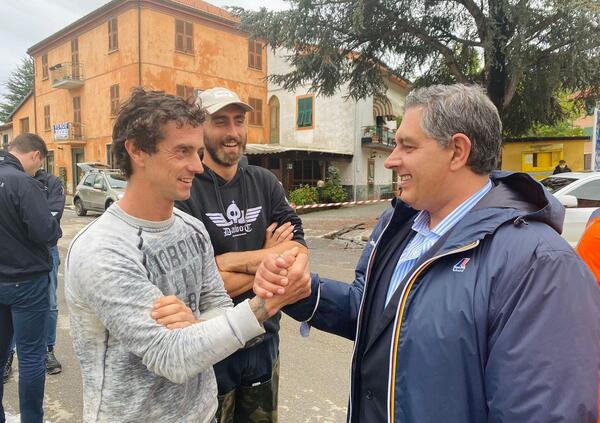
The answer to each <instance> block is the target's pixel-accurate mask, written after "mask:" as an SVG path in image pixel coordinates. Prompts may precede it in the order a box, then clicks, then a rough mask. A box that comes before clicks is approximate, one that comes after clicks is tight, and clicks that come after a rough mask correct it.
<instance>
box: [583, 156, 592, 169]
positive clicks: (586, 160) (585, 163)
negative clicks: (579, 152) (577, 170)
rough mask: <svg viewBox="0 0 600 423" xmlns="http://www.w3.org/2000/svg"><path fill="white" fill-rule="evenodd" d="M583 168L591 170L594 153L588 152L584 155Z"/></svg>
mask: <svg viewBox="0 0 600 423" xmlns="http://www.w3.org/2000/svg"><path fill="white" fill-rule="evenodd" d="M583 169H584V170H591V169H592V155H591V153H587V154H584V155H583Z"/></svg>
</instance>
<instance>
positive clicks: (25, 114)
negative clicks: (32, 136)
mask: <svg viewBox="0 0 600 423" xmlns="http://www.w3.org/2000/svg"><path fill="white" fill-rule="evenodd" d="M25 118H29V132H34V133H35V121H34V102H33V96H30V97H29V98H28V99H27V100H25V102H24V103H23V104H21V107H19V108H18V109H17V111H16V112H15V114H14V115H13V117H12V122H13V139H14V138H15V137H16V136H17V135H19V134H21V133H22V132H23V131H21V120H22V119H25Z"/></svg>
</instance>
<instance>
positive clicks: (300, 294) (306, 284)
mask: <svg viewBox="0 0 600 423" xmlns="http://www.w3.org/2000/svg"><path fill="white" fill-rule="evenodd" d="M310 286H311V285H310V270H309V266H308V254H306V253H305V252H300V250H299V248H298V247H294V248H292V249H291V250H287V251H285V252H284V253H282V254H280V255H277V254H267V255H266V256H265V257H264V258H263V260H262V262H261V264H260V265H259V266H258V269H257V271H256V274H255V278H254V285H253V290H254V293H255V294H256V296H255V297H254V298H252V299H251V300H250V307H251V309H252V311H253V312H254V315H255V316H256V318H257V320H258V321H259V322H260V323H262V322H264V321H265V320H267V319H268V318H269V317H272V316H273V315H275V314H276V313H277V312H278V311H279V310H281V309H282V308H283V307H284V306H286V305H288V304H293V303H295V302H297V301H300V300H301V299H303V298H306V297H308V296H309V295H310ZM151 316H152V318H153V319H154V320H155V321H156V322H157V323H158V324H160V325H163V326H166V327H167V328H168V329H182V328H184V327H187V326H190V325H193V324H195V323H201V321H200V320H197V319H196V317H195V316H194V314H193V313H192V310H191V309H190V308H189V307H188V306H187V305H186V304H185V303H184V302H183V301H181V300H180V299H179V298H177V297H176V296H174V295H170V296H167V297H160V298H158V299H157V300H156V301H155V303H154V306H153V309H152V312H151Z"/></svg>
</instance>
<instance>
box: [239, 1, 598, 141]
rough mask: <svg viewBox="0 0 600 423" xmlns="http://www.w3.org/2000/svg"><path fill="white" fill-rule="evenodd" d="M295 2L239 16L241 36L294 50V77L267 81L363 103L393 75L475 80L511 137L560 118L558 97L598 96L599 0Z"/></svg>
mask: <svg viewBox="0 0 600 423" xmlns="http://www.w3.org/2000/svg"><path fill="white" fill-rule="evenodd" d="M289 1H290V4H291V9H290V10H286V11H268V10H266V9H264V8H263V9H261V10H259V11H245V10H243V9H240V8H237V9H235V8H234V9H233V11H234V13H236V14H238V15H239V16H240V17H241V27H242V29H244V30H246V31H248V32H250V34H251V35H252V36H254V37H260V38H263V39H265V40H267V42H268V43H269V45H270V46H271V47H272V48H274V49H276V48H282V49H283V51H286V52H288V53H289V56H288V60H289V62H290V64H291V71H290V72H288V73H286V74H281V75H272V76H271V77H270V79H271V81H272V82H274V83H277V84H280V85H282V86H283V87H284V88H285V89H288V90H293V89H295V88H296V87H298V86H300V85H304V84H310V85H311V89H312V90H313V91H315V92H317V93H320V94H324V95H332V94H334V93H335V92H336V91H337V90H338V88H339V87H340V85H343V84H348V86H349V94H350V95H351V96H352V97H353V98H364V97H366V96H369V95H372V94H375V93H380V92H382V91H383V90H384V82H383V77H384V76H385V74H386V72H392V73H393V74H395V75H397V76H400V77H403V78H406V79H409V80H414V85H415V86H420V85H428V84H431V83H436V82H438V83H449V82H462V83H478V84H480V85H482V86H484V87H485V88H486V90H487V92H488V95H489V96H490V98H491V99H492V101H493V102H494V104H495V105H496V106H497V107H498V109H499V111H500V113H501V116H502V119H503V122H504V127H505V132H506V134H507V135H520V134H524V133H526V132H527V131H528V130H529V129H530V128H531V127H532V126H534V125H536V124H546V125H553V124H554V123H556V122H558V121H560V120H561V119H562V118H563V117H564V114H563V111H562V109H561V107H560V104H559V102H558V100H557V93H558V92H561V91H571V92H576V91H582V90H586V89H587V90H589V89H590V88H592V89H595V90H596V92H595V93H594V95H595V96H597V95H598V91H600V37H599V36H598V34H599V33H600V6H599V2H598V1H589V0H418V1H417V0H289ZM383 63H385V64H386V65H387V66H381V65H382V64H383ZM387 69H391V71H388V70H387Z"/></svg>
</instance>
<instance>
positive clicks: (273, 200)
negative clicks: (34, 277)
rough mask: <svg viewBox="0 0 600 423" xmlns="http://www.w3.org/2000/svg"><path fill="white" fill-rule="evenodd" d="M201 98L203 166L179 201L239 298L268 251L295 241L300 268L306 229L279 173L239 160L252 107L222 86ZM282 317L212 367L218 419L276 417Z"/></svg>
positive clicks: (237, 299) (283, 248) (266, 419)
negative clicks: (203, 233)
mask: <svg viewBox="0 0 600 423" xmlns="http://www.w3.org/2000/svg"><path fill="white" fill-rule="evenodd" d="M200 100H201V101H202V105H203V106H204V107H205V108H206V110H207V111H208V113H209V118H208V120H207V122H206V123H205V124H204V145H205V149H206V154H204V158H203V164H204V173H203V174H196V177H195V178H194V181H193V184H192V195H191V197H190V199H189V200H186V201H184V202H177V203H176V207H178V208H180V209H181V210H183V211H185V212H186V213H188V214H191V215H192V216H194V217H196V218H198V219H200V220H202V222H203V223H204V225H205V226H206V229H207V231H208V233H209V235H210V239H211V243H212V245H213V248H214V251H215V256H216V257H215V259H216V262H217V266H218V268H219V272H220V274H221V276H222V278H223V281H224V283H225V289H226V290H227V292H228V294H229V295H230V296H231V297H232V299H233V302H234V304H238V303H240V302H242V301H244V300H245V299H247V298H250V297H252V296H254V294H253V292H252V285H253V281H254V273H255V272H256V269H257V268H258V266H259V264H260V262H261V260H262V258H263V257H265V256H266V254H268V253H277V254H281V253H283V252H284V251H286V250H290V249H293V248H294V247H298V251H299V254H298V259H297V262H298V266H297V269H302V267H303V265H302V263H306V261H307V255H306V254H305V253H306V247H305V246H306V244H305V242H304V231H303V229H302V221H301V220H300V218H299V217H298V215H297V214H296V213H295V212H294V210H293V209H292V208H291V207H290V205H289V204H288V202H287V200H286V198H285V192H284V190H283V187H282V185H281V184H280V183H279V181H278V180H277V178H276V177H275V176H274V175H273V174H272V173H271V172H269V171H268V170H266V169H264V168H261V167H258V166H249V165H247V164H246V163H244V162H243V161H241V159H242V154H243V152H244V148H245V146H246V141H247V128H246V123H245V114H246V112H247V111H251V110H252V107H250V106H249V105H248V104H246V103H244V102H242V101H240V99H239V97H238V96H237V94H235V93H233V92H231V91H229V90H227V89H225V88H212V89H209V90H206V91H204V92H203V93H202V94H201V95H200ZM290 272H292V273H294V272H296V270H295V269H291V270H290ZM280 318H281V314H280V313H278V314H277V315H275V316H274V317H273V318H271V319H269V320H268V321H266V322H264V326H265V330H266V334H265V335H264V336H263V337H262V338H258V339H254V340H253V342H251V343H250V345H246V347H245V348H244V349H241V350H239V351H238V352H236V353H235V354H233V355H231V356H230V357H228V358H227V359H225V360H223V361H222V362H220V363H218V364H217V365H215V366H214V369H215V375H216V377H217V384H218V390H219V409H218V411H217V418H218V420H219V421H220V422H232V421H233V422H255V421H261V422H276V421H277V388H278V369H279V361H278V358H279V336H278V332H279V320H280Z"/></svg>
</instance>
